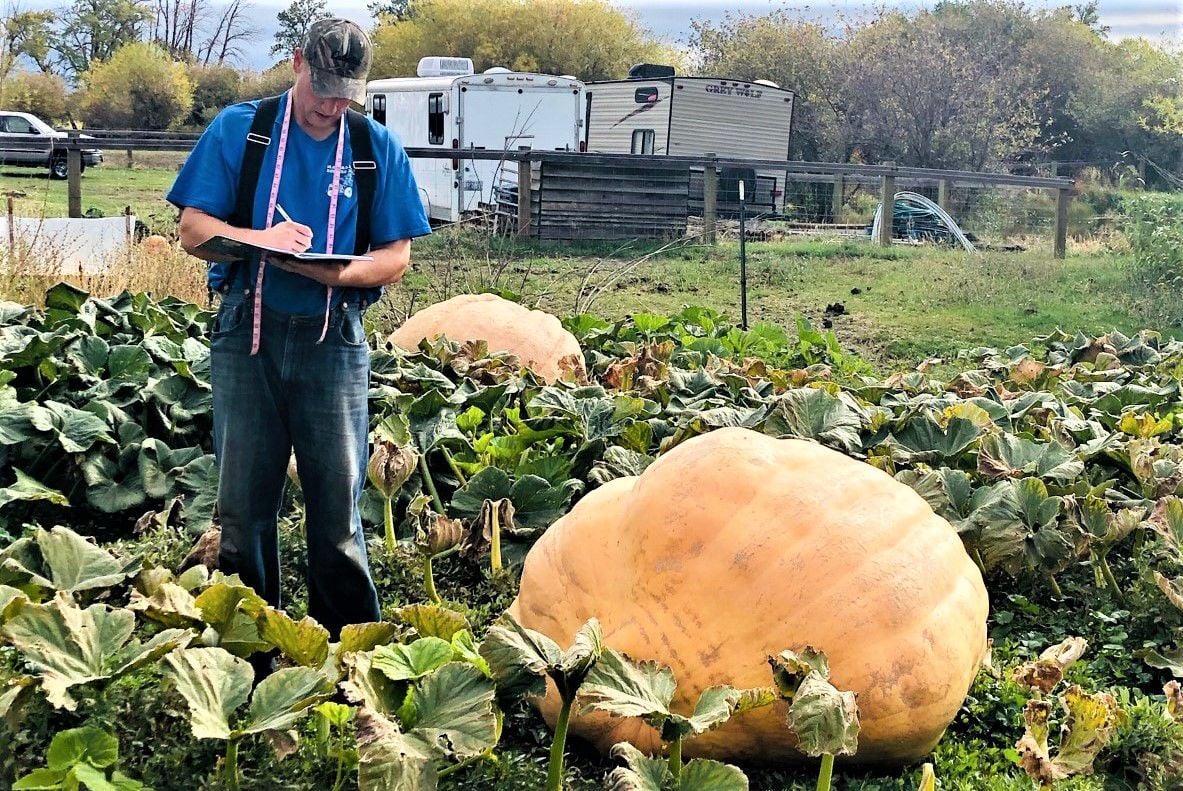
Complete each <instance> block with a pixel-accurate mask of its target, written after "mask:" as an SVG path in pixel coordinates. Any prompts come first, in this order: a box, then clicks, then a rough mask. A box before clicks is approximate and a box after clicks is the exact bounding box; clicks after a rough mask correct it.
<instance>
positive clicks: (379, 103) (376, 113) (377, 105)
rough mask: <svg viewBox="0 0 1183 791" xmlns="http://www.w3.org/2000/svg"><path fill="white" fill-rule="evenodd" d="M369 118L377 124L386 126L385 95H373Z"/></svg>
mask: <svg viewBox="0 0 1183 791" xmlns="http://www.w3.org/2000/svg"><path fill="white" fill-rule="evenodd" d="M370 116H371V117H372V118H373V119H374V120H375V121H377V122H378V123H380V124H382V125H383V126H386V94H384V93H376V94H374V104H373V107H372V108H371V109H370Z"/></svg>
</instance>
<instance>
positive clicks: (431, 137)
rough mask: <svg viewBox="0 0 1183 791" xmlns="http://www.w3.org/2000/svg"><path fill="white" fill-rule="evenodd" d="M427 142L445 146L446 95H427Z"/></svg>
mask: <svg viewBox="0 0 1183 791" xmlns="http://www.w3.org/2000/svg"><path fill="white" fill-rule="evenodd" d="M427 142H428V143H430V144H431V145H433V146H441V145H443V144H444V95H443V94H442V93H429V94H427Z"/></svg>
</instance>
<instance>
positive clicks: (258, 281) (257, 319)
mask: <svg viewBox="0 0 1183 791" xmlns="http://www.w3.org/2000/svg"><path fill="white" fill-rule="evenodd" d="M286 105H287V106H286V108H285V109H284V113H283V127H282V128H281V129H280V132H279V152H278V153H277V154H276V155H275V175H274V176H272V178H271V196H270V197H269V198H268V200H267V227H268V228H270V227H271V226H272V224H273V221H274V219H275V204H276V203H278V201H279V179H280V176H282V175H283V160H284V155H285V154H286V153H287V149H288V129H289V128H290V126H291V121H292V92H291V91H290V90H289V91H288V96H287V102H286ZM344 151H345V116H341V124H340V127H339V128H338V129H337V154H336V158H335V160H334V162H333V181H332V184H331V185H330V186H329V232H328V238H327V239H326V241H325V252H326V253H332V252H333V240H334V239H335V238H336V236H337V194H338V192H339V191H340V183H341V155H342V154H343V153H344ZM266 264H267V256H266V255H263V256H261V257H260V258H259V273H258V274H257V275H256V276H255V310H254V316H253V317H252V320H251V355H252V356H253V355H255V354H258V353H259V339H260V337H261V335H262V322H263V272H264V271H266V269H267V266H266ZM332 305H333V287H332V286H326V291H325V318H324V324H323V325H322V326H321V328H320V337H319V338H317V340H316V342H317V343H321V342H322V341H324V339H325V335H326V334H327V333H328V331H329V311H330V309H331V308H332Z"/></svg>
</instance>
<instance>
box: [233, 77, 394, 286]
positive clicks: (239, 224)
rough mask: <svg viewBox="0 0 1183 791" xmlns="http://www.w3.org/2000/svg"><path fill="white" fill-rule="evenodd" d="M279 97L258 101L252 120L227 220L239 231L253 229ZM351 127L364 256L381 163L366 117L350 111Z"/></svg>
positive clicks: (358, 245)
mask: <svg viewBox="0 0 1183 791" xmlns="http://www.w3.org/2000/svg"><path fill="white" fill-rule="evenodd" d="M279 99H280V97H278V96H271V97H269V98H266V99H263V100H261V101H260V102H259V109H258V110H257V111H256V112H255V117H254V120H253V121H251V131H250V132H248V133H247V136H246V149H245V150H244V151H243V154H242V167H241V168H239V171H238V190H237V193H236V194H235V202H234V212H233V213H232V214H231V215H230V217H229V219H228V220H227V222H228V223H230V225H233V226H234V227H236V228H253V227H254V208H255V193H256V191H257V190H258V188H259V173H260V171H261V170H262V169H263V155H264V154H266V153H267V147H268V146H270V145H271V133H272V131H273V129H274V127H275V119H276V118H277V117H278V115H279ZM346 123H347V124H348V126H349V147H350V149H351V150H352V152H353V184H354V190H355V191H356V193H357V226H356V228H355V230H354V235H355V238H356V241H355V242H354V245H353V254H354V255H364V254H366V253H367V252H369V249H370V217H371V214H372V212H373V208H374V192H375V191H376V190H377V186H378V164H377V162H376V161H375V160H374V144H373V141H372V140H371V138H370V126H369V123H368V122H367V120H366V117H365V115H363V114H362V113H359V112H357V111H356V110H349V111H348V114H347V115H346ZM244 263H246V262H245V261H232V262H231V263H230V265H229V270H228V271H227V273H226V285H227V286H228V287H230V288H233V287H234V282H235V280H236V279H237V278H238V273H239V271H241V270H242V269H243V268H244V267H243V266H242V265H243V264H244ZM244 278H245V279H246V281H247V282H246V283H245V284H244V285H245V286H246V287H247V288H249V287H250V268H249V267H247V268H246V271H245V273H244Z"/></svg>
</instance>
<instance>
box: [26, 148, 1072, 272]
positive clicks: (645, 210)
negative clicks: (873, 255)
mask: <svg viewBox="0 0 1183 791" xmlns="http://www.w3.org/2000/svg"><path fill="white" fill-rule="evenodd" d="M80 134H87V135H90V136H91V138H90V139H86V138H80V137H79V135H80ZM196 139H197V136H196V135H194V134H181V133H172V132H139V131H118V130H116V131H105V130H80V131H74V130H71V131H70V133H69V137H68V138H67V139H65V140H60V141H55V143H54V145H55V148H58V149H61V150H64V151H65V152H66V153H67V158H68V163H69V176H68V179H69V189H68V192H69V214H70V216H71V217H80V216H82V189H81V172H82V168H81V151H82V149H84V148H94V147H101V148H104V149H114V150H126V151H134V150H155V151H188V150H190V149H191V148H192V147H193V145H194V143H195V142H196ZM5 146H6V147H9V148H21V147H27V148H42V147H44V141H43V140H42V141H38V142H36V143H33V142H30V143H29V144H28V145H25V144H23V143H21V142H20V141H16V140H13V141H5ZM407 154H408V156H410V157H412V158H430V159H452V160H501V161H507V162H517V163H518V168H519V174H518V189H517V212H516V214H517V217H516V228H517V233H519V234H521V235H527V236H534V237H537V238H543V239H572V238H580V239H595V238H613V239H619V238H634V237H640V236H664V235H669V234H674V235H676V234H677V233H678V232H679V229H680V228H681V229H684V228H685V221H686V218H687V217H689V216H691V215H692V214H698V213H699V212H700V211H701V216H702V218H703V226H704V237H705V240H706V241H707V242H710V243H713V242H714V241H715V223H716V219H717V217H718V216H719V214H720V202H719V198H720V197H721V193H720V178H719V176H720V174H721V173H728V172H729V171H736V170H749V171H751V170H754V171H769V170H771V171H777V172H783V173H785V174H786V178H788V179H790V180H792V181H804V182H808V181H813V182H828V183H830V184H833V185H834V189H833V194H834V196H835V207H834V208H835V211H834V213H833V219H834V220H835V222H838V221H840V218H841V204H840V200H841V196H842V195H843V193H844V189H845V186H846V184H848V183H864V184H877V185H878V188H879V193H880V201H881V203H882V205H884V206H893V205H894V203H895V195H896V192H897V191H898V190H899V189H900V188H902V187H904V186H911V185H936V186H937V188H938V196H939V198H938V203H939V204H941V205H947V200H948V194H949V190H950V189H951V188H953V187H1008V188H1017V189H1038V190H1048V191H1050V192H1052V193H1054V194H1055V195H1056V214H1055V220H1054V225H1053V240H1052V250H1053V254H1054V255H1055V257H1056V258H1063V257H1064V252H1065V246H1066V241H1067V228H1068V206H1069V202H1070V200H1071V195H1072V186H1073V182H1072V180H1071V179H1066V178H1049V177H1038V176H1014V175H1010V174H1006V173H976V172H972V171H956V170H933V169H929V168H909V167H898V166H896V165H895V164H894V163H891V162H887V163H884V164H882V165H854V164H847V163H838V162H796V161H785V160H752V159H735V158H729V157H716V156H714V155H707V156H697V157H681V156H678V157H675V156H665V157H653V156H641V155H630V154H579V153H570V152H561V151H530V150H516V151H488V150H474V149H439V148H408V149H407ZM535 169H537V174H536V173H535ZM696 171H701V173H702V185H703V186H702V200H701V209H700V206H699V203H698V201H697V200H692V199H691V195H692V194H693V195H695V196H696V195H697V183H698V180H697V178H696V177H695V176H694V175H693V174H694V173H695V172H696ZM692 184H693V185H694V187H692V186H691V185H692ZM725 186H726V185H725ZM756 187H757V189H756V198H757V200H760V199H762V198H760V195H761V193H760V187H759V182H758V181H757V184H756ZM536 192H537V195H535V193H536ZM727 195H728V193H727V191H726V190H724V192H723V193H722V197H724V198H726V197H727ZM728 208H730V207H729V206H728V205H727V203H726V202H725V203H724V204H723V209H724V212H726V210H727V209H728ZM675 214H680V216H679V217H677V218H675V217H674V215H675ZM597 234H599V235H597ZM622 234H627V235H622ZM891 234H892V223H886V222H884V223H880V229H879V237H878V238H877V239H876V241H877V242H878V243H879V244H882V245H890V244H891Z"/></svg>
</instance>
